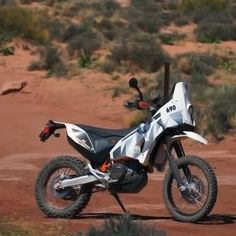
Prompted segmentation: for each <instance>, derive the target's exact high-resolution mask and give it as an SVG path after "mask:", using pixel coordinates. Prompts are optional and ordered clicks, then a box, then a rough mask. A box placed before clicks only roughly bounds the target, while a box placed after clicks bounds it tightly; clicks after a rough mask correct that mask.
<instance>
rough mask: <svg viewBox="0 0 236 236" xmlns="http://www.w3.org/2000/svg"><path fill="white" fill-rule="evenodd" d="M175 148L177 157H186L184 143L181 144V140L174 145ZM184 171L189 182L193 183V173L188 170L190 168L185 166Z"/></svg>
mask: <svg viewBox="0 0 236 236" xmlns="http://www.w3.org/2000/svg"><path fill="white" fill-rule="evenodd" d="M172 145H173V148H174V150H175V152H176V154H177V157H178V158H179V159H180V158H181V157H184V156H185V152H184V148H183V145H182V143H181V142H180V140H177V141H175V142H174V143H173V144H172ZM182 169H183V172H184V174H185V176H186V178H187V180H188V182H189V181H192V180H193V179H192V175H191V172H190V169H189V168H188V166H185V167H184V168H182Z"/></svg>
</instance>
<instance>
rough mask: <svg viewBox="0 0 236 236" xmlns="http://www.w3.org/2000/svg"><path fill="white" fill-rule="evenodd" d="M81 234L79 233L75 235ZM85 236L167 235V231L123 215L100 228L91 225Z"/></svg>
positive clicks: (107, 221)
mask: <svg viewBox="0 0 236 236" xmlns="http://www.w3.org/2000/svg"><path fill="white" fill-rule="evenodd" d="M79 235H80V236H81V234H77V235H75V236H79ZM82 235H84V236H121V235H126V236H143V235H150V236H165V232H163V231H161V230H158V229H155V228H154V227H153V226H150V225H143V224H140V223H135V222H134V221H133V220H132V218H131V217H129V216H122V217H116V218H111V219H109V220H106V221H105V224H104V225H103V226H102V227H100V228H94V227H91V228H90V229H89V230H88V232H87V233H85V234H82Z"/></svg>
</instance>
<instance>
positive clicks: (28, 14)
mask: <svg viewBox="0 0 236 236" xmlns="http://www.w3.org/2000/svg"><path fill="white" fill-rule="evenodd" d="M47 19H48V17H47V16H46V15H45V14H44V13H42V12H38V11H32V10H29V9H25V8H22V7H17V6H9V7H8V6H4V7H1V8H0V25H1V27H2V28H3V29H4V30H6V31H11V32H14V33H15V34H17V35H20V36H21V37H24V38H27V39H33V40H37V41H39V42H47V41H48V40H49V38H50V33H49V30H48V28H47V27H46V22H45V21H47Z"/></svg>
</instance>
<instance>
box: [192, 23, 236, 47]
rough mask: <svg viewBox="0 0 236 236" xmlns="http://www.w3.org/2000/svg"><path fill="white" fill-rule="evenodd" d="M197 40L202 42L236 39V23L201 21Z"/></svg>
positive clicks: (197, 31)
mask: <svg viewBox="0 0 236 236" xmlns="http://www.w3.org/2000/svg"><path fill="white" fill-rule="evenodd" d="M196 34H197V40H198V41H200V42H202V43H216V42H219V41H221V40H222V41H226V40H236V24H221V23H215V24H210V25H209V24H208V23H206V22H204V23H201V24H200V25H199V26H198V28H197V30H196Z"/></svg>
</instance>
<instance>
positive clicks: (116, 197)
mask: <svg viewBox="0 0 236 236" xmlns="http://www.w3.org/2000/svg"><path fill="white" fill-rule="evenodd" d="M111 194H112V195H113V197H114V198H115V199H116V201H117V202H118V203H119V205H120V207H121V208H122V210H123V211H124V213H126V214H128V213H129V212H128V211H127V210H126V209H125V207H124V205H123V203H122V202H121V200H120V198H119V196H118V194H117V193H115V192H111Z"/></svg>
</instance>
